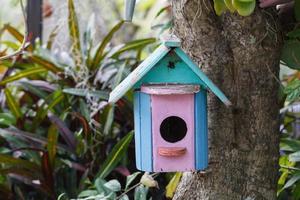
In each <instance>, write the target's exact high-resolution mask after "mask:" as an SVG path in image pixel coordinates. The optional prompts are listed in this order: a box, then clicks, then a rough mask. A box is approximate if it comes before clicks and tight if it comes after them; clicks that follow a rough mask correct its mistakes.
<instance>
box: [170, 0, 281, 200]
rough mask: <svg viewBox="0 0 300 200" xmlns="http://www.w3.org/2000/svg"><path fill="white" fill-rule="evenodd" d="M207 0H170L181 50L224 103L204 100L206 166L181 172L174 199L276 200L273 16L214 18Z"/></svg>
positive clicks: (277, 43)
mask: <svg viewBox="0 0 300 200" xmlns="http://www.w3.org/2000/svg"><path fill="white" fill-rule="evenodd" d="M211 2H212V1H211V0H201V1H200V0H173V1H172V9H173V14H174V24H175V26H174V32H175V34H176V35H177V36H178V37H179V38H181V39H182V45H183V48H184V49H185V51H186V52H187V53H189V55H190V56H191V57H192V58H193V59H194V61H196V62H197V63H198V64H199V65H200V66H201V68H202V69H203V71H204V72H205V73H206V74H207V75H208V76H209V77H210V78H211V79H212V80H213V81H214V82H215V83H216V85H218V86H219V87H220V88H221V89H222V90H223V91H224V93H225V94H226V95H227V96H228V97H229V99H230V100H231V102H232V103H233V106H232V107H230V108H227V107H226V106H225V105H223V104H222V103H221V102H220V101H219V100H218V99H217V98H216V97H215V96H214V95H213V94H210V95H209V99H208V112H209V113H208V127H209V167H208V169H207V170H205V171H203V172H198V173H196V172H195V173H185V174H184V176H183V178H182V180H181V182H180V184H179V186H178V188H177V191H176V194H175V196H174V199H176V200H177V199H184V200H187V199H188V200H190V199H201V200H206V199H212V200H261V199H267V200H269V199H276V189H277V177H278V176H277V175H278V157H279V148H278V146H279V123H278V111H279V105H278V100H277V99H278V98H277V94H278V88H279V85H280V84H279V81H278V72H279V58H280V49H281V43H282V42H281V37H280V31H279V28H278V25H277V20H276V18H275V17H274V16H273V15H272V14H270V13H268V12H267V11H263V10H261V9H259V8H257V9H256V10H255V12H254V13H253V14H252V15H251V16H249V17H242V16H239V15H238V14H230V13H226V14H223V15H222V16H221V17H218V16H216V15H215V12H214V10H213V5H212V3H211Z"/></svg>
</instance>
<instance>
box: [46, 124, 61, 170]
mask: <svg viewBox="0 0 300 200" xmlns="http://www.w3.org/2000/svg"><path fill="white" fill-rule="evenodd" d="M57 140H58V131H57V128H56V127H55V126H54V125H53V124H52V125H51V126H50V127H49V129H48V143H47V150H48V155H49V161H50V164H51V166H52V168H54V162H55V157H56V148H57Z"/></svg>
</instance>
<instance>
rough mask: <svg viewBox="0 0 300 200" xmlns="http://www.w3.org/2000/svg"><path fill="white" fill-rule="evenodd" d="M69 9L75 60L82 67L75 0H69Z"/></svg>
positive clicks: (70, 31) (77, 65) (70, 32)
mask: <svg viewBox="0 0 300 200" xmlns="http://www.w3.org/2000/svg"><path fill="white" fill-rule="evenodd" d="M68 10H69V19H68V20H69V34H70V38H71V49H72V53H73V54H72V56H73V58H74V61H75V65H76V67H80V66H81V65H82V64H83V58H82V52H81V44H80V33H79V26H78V20H77V16H76V11H75V7H74V2H73V0H68Z"/></svg>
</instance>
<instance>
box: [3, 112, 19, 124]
mask: <svg viewBox="0 0 300 200" xmlns="http://www.w3.org/2000/svg"><path fill="white" fill-rule="evenodd" d="M0 124H1V125H5V126H11V125H13V124H16V118H15V117H14V116H13V115H12V114H11V113H0Z"/></svg>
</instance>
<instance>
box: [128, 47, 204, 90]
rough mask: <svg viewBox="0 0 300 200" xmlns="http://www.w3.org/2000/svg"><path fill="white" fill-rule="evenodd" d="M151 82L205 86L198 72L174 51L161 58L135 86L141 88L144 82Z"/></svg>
mask: <svg viewBox="0 0 300 200" xmlns="http://www.w3.org/2000/svg"><path fill="white" fill-rule="evenodd" d="M150 83H152V84H153V83H155V84H160V83H180V84H197V85H202V86H204V87H205V84H204V82H203V81H202V80H201V79H200V78H199V77H198V76H197V74H196V73H194V72H193V70H192V69H191V68H190V67H189V66H188V65H187V64H186V63H185V62H183V61H182V59H181V58H179V57H178V56H177V54H176V53H175V52H173V51H170V52H169V53H168V54H167V55H166V56H165V57H164V58H163V59H161V60H160V61H159V62H158V63H157V64H156V65H155V66H154V67H153V68H152V69H151V70H150V71H149V72H148V73H147V74H146V75H145V76H144V77H143V78H142V79H141V80H139V81H138V82H137V83H136V84H135V86H134V87H135V88H140V86H141V85H142V84H150Z"/></svg>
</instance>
